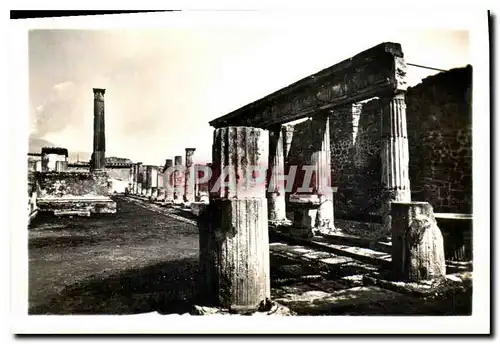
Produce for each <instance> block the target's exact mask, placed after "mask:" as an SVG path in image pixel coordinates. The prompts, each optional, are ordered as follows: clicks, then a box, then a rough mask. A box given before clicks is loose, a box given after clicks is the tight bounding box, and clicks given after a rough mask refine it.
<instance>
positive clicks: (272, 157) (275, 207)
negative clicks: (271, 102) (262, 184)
mask: <svg viewBox="0 0 500 344" xmlns="http://www.w3.org/2000/svg"><path fill="white" fill-rule="evenodd" d="M283 134H286V133H284V130H283V128H282V127H281V125H277V126H275V127H273V128H271V129H270V131H269V169H268V171H269V172H268V185H267V193H266V196H267V206H268V213H269V221H271V222H273V223H283V222H288V220H287V218H286V200H285V155H284V147H283V146H284V142H283V140H284V137H283V136H284V135H283Z"/></svg>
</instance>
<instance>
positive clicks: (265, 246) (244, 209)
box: [199, 127, 270, 312]
mask: <svg viewBox="0 0 500 344" xmlns="http://www.w3.org/2000/svg"><path fill="white" fill-rule="evenodd" d="M266 136H267V135H266V133H265V131H264V130H263V129H257V128H249V127H226V128H219V129H216V130H215V135H214V145H213V165H212V167H213V170H214V172H215V176H214V180H215V182H214V183H215V185H216V187H212V188H211V193H210V203H209V205H208V206H207V208H206V209H205V211H204V213H203V215H202V216H200V220H199V225H200V269H201V274H200V276H201V280H200V283H201V286H200V290H201V291H205V292H206V295H204V296H205V298H203V302H204V303H205V304H207V303H208V304H213V305H215V306H219V307H223V308H229V309H230V310H232V311H233V312H247V311H254V310H257V308H258V306H259V304H261V303H262V302H264V301H265V300H266V299H267V298H270V273H269V238H268V221H267V200H266V197H265V194H266V193H265V185H264V183H262V182H258V181H256V180H255V178H254V175H253V170H252V168H251V167H252V166H265V165H267V158H268V157H267V154H266V153H267V152H266V150H267V142H266V139H265V138H266ZM228 167H229V168H230V169H231V170H228V169H227V168H228ZM225 170H226V171H233V172H229V174H228V175H227V178H224V172H223V171H225ZM221 175H222V178H220V179H221V180H223V179H225V180H226V181H229V185H225V186H223V185H221V187H220V188H218V187H217V183H218V182H217V180H219V177H221ZM214 183H211V184H212V185H214ZM219 185H220V184H219Z"/></svg>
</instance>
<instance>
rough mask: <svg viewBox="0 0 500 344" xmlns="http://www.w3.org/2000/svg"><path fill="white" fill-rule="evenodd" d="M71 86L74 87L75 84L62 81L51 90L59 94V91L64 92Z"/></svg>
mask: <svg viewBox="0 0 500 344" xmlns="http://www.w3.org/2000/svg"><path fill="white" fill-rule="evenodd" d="M72 86H75V84H74V83H73V82H72V81H64V82H61V83H59V84H56V85H54V86H52V89H53V90H56V91H58V92H61V91H64V90H66V89H68V88H71V87H72Z"/></svg>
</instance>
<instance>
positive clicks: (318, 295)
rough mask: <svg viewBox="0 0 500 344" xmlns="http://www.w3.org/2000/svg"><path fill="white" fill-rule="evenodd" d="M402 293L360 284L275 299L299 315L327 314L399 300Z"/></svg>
mask: <svg viewBox="0 0 500 344" xmlns="http://www.w3.org/2000/svg"><path fill="white" fill-rule="evenodd" d="M401 296H402V295H401V294H400V293H397V292H394V291H391V290H387V289H382V288H379V287H376V286H360V287H353V288H348V289H341V290H334V291H332V292H330V293H328V292H325V291H321V290H313V291H306V292H304V293H301V294H294V293H289V294H285V295H283V296H281V297H278V298H276V299H275V301H276V302H278V303H280V304H283V305H285V306H287V307H289V308H290V309H291V310H293V311H295V312H296V313H297V314H298V315H322V314H323V315H327V314H335V313H336V312H339V313H340V312H344V311H345V309H346V308H357V307H360V306H364V305H370V304H373V303H377V304H380V303H384V302H385V301H390V300H397V299H400V298H401Z"/></svg>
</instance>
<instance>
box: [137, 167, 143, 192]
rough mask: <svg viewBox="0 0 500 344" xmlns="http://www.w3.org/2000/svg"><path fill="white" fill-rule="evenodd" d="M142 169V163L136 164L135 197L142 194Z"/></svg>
mask: <svg viewBox="0 0 500 344" xmlns="http://www.w3.org/2000/svg"><path fill="white" fill-rule="evenodd" d="M143 173H144V168H143V166H142V162H138V163H137V183H136V195H139V196H140V195H141V194H142V179H143V178H144V175H143Z"/></svg>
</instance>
